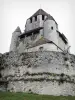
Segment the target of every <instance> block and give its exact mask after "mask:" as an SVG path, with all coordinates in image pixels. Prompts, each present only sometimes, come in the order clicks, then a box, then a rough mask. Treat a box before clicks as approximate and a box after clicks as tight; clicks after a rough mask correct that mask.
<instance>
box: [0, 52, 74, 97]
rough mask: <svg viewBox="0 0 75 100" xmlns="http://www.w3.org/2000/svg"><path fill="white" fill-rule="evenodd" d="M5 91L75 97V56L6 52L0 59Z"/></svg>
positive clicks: (58, 53)
mask: <svg viewBox="0 0 75 100" xmlns="http://www.w3.org/2000/svg"><path fill="white" fill-rule="evenodd" d="M0 68H1V70H0V73H1V78H0V80H3V81H4V82H5V83H6V84H7V85H6V89H7V90H9V91H11V92H12V91H14V92H33V93H38V94H49V95H75V56H74V55H71V54H68V55H65V54H63V53H60V52H51V51H50V52H48V51H47V52H34V53H33V52H30V53H20V54H18V53H17V52H9V53H5V54H3V55H2V56H1V57H0Z"/></svg>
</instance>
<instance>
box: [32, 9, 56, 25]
mask: <svg viewBox="0 0 75 100" xmlns="http://www.w3.org/2000/svg"><path fill="white" fill-rule="evenodd" d="M37 15H46V16H47V18H46V19H50V20H54V21H55V19H54V18H53V17H52V16H51V15H50V14H48V13H47V12H45V11H44V10H43V9H39V10H38V11H36V12H35V13H34V14H33V15H32V16H31V17H30V18H32V17H35V16H37ZM55 22H56V21H55ZM56 24H57V22H56Z"/></svg>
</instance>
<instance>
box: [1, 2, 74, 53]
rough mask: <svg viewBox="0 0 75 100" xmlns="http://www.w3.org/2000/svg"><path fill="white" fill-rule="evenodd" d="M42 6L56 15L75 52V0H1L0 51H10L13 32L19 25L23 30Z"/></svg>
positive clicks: (60, 29) (60, 28)
mask: <svg viewBox="0 0 75 100" xmlns="http://www.w3.org/2000/svg"><path fill="white" fill-rule="evenodd" d="M40 7H41V8H42V9H43V10H45V11H46V12H47V13H49V14H50V15H52V16H53V17H54V19H55V20H56V22H57V23H58V27H59V31H60V32H61V33H64V34H65V36H66V37H67V38H68V40H69V44H70V46H71V48H70V51H71V53H72V54H75V0H0V53H5V52H8V51H9V47H10V43H11V37H12V32H13V31H14V30H15V29H16V27H17V26H20V28H21V30H22V32H23V31H24V29H25V23H26V19H27V18H29V17H30V16H31V15H32V14H34V13H35V12H36V11H37V10H38V9H39V8H40Z"/></svg>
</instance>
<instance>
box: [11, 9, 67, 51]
mask: <svg viewBox="0 0 75 100" xmlns="http://www.w3.org/2000/svg"><path fill="white" fill-rule="evenodd" d="M17 44H18V45H17ZM68 47H69V44H68V40H67V38H66V37H65V35H64V34H62V33H60V32H59V30H58V24H57V22H56V21H55V19H54V18H53V17H52V16H51V15H50V14H48V13H46V12H45V11H44V10H42V9H39V10H38V11H37V12H36V13H34V14H33V15H32V16H31V17H30V18H28V19H27V21H26V24H25V31H24V32H23V33H22V34H21V31H20V28H19V27H18V28H17V29H16V30H15V31H14V32H13V36H12V41H11V46H10V51H15V50H17V51H18V52H19V53H22V52H34V51H39V50H40V49H42V50H43V51H57V52H62V51H64V50H67V48H68Z"/></svg>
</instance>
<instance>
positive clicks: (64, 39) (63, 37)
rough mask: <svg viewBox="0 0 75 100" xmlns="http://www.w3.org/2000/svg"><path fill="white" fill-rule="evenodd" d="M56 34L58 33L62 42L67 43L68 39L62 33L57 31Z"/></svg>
mask: <svg viewBox="0 0 75 100" xmlns="http://www.w3.org/2000/svg"><path fill="white" fill-rule="evenodd" d="M57 32H58V33H59V36H60V37H61V38H62V40H63V41H64V42H65V43H68V41H67V40H68V39H67V38H66V36H65V35H64V34H63V33H60V32H59V31H58V30H57Z"/></svg>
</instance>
